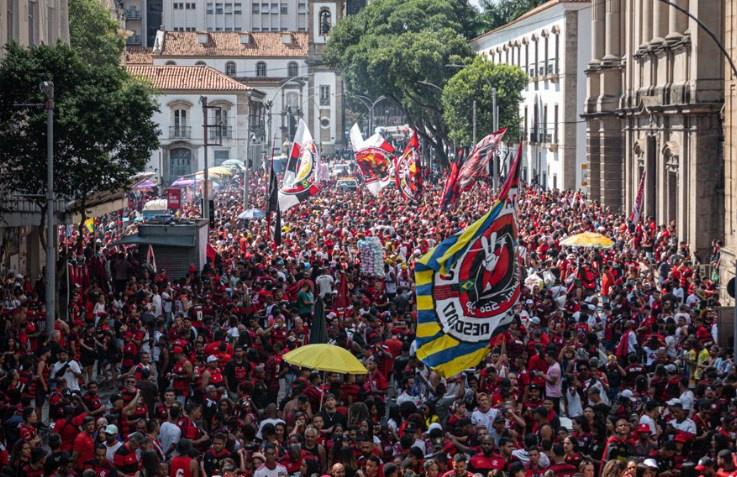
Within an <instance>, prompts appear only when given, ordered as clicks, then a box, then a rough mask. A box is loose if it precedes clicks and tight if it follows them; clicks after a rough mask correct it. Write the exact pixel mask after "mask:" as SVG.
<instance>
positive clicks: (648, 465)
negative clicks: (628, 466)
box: [642, 459, 658, 469]
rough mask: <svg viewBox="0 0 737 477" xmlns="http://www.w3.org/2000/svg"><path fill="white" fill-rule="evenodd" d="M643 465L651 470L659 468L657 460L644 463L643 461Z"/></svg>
mask: <svg viewBox="0 0 737 477" xmlns="http://www.w3.org/2000/svg"><path fill="white" fill-rule="evenodd" d="M642 465H644V466H645V467H650V468H651V469H657V468H658V463H657V462H655V459H645V460H644V461H642Z"/></svg>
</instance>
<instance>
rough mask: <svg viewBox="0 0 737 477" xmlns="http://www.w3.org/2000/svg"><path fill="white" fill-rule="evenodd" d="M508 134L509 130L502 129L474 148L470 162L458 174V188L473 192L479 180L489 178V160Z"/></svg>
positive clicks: (465, 163)
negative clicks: (472, 189)
mask: <svg viewBox="0 0 737 477" xmlns="http://www.w3.org/2000/svg"><path fill="white" fill-rule="evenodd" d="M506 133H507V128H502V129H500V130H498V131H496V132H493V133H491V134H489V135H488V136H486V137H485V138H483V139H482V140H481V141H480V142H479V143H478V144H476V145H475V146H474V147H473V149H472V150H471V153H470V154H469V156H468V160H466V162H464V163H463V167H461V170H460V171H459V172H458V187H459V188H460V190H461V191H463V192H466V191H468V190H471V187H473V185H474V184H475V183H476V180H477V179H478V178H480V177H487V176H488V174H489V160H490V159H491V156H492V155H493V154H494V151H496V149H497V148H498V147H499V144H501V142H502V139H503V138H504V135H505V134H506Z"/></svg>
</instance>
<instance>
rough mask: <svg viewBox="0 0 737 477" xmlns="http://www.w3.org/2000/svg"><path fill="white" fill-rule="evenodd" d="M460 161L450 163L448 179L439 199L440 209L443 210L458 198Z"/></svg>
mask: <svg viewBox="0 0 737 477" xmlns="http://www.w3.org/2000/svg"><path fill="white" fill-rule="evenodd" d="M459 162H460V159H457V160H456V161H455V162H451V163H450V173H449V174H448V178H447V179H446V180H445V187H443V195H442V196H441V198H440V209H441V210H445V209H447V208H448V206H449V205H450V204H452V203H453V202H455V200H456V199H457V198H458V171H459V169H460V166H459V165H458V163H459Z"/></svg>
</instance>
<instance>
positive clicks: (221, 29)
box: [215, 27, 223, 31]
mask: <svg viewBox="0 0 737 477" xmlns="http://www.w3.org/2000/svg"><path fill="white" fill-rule="evenodd" d="M215 31H223V27H215Z"/></svg>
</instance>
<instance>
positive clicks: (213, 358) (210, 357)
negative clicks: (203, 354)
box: [207, 354, 218, 363]
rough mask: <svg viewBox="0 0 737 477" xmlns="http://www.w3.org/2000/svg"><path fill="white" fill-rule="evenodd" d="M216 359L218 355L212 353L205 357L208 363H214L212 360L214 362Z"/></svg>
mask: <svg viewBox="0 0 737 477" xmlns="http://www.w3.org/2000/svg"><path fill="white" fill-rule="evenodd" d="M217 360H218V357H217V356H215V355H214V354H211V355H210V356H208V357H207V362H208V363H214V362H216V361H217Z"/></svg>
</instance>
